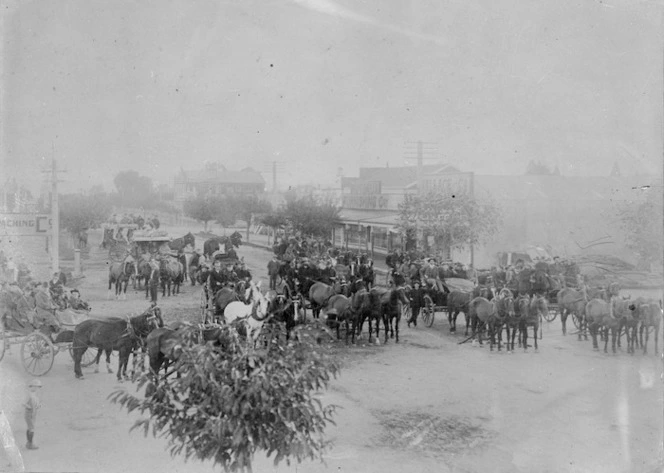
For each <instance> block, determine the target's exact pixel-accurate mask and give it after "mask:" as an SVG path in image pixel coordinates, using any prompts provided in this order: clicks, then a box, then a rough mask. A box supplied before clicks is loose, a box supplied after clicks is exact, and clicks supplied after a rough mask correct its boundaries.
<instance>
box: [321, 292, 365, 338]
mask: <svg viewBox="0 0 664 473" xmlns="http://www.w3.org/2000/svg"><path fill="white" fill-rule="evenodd" d="M323 310H324V311H325V314H326V315H327V320H328V326H329V327H330V328H336V329H337V340H339V339H340V338H341V336H340V334H339V328H340V327H341V323H342V322H344V321H345V326H346V344H348V335H349V332H348V325H349V324H348V321H349V320H350V319H351V314H350V312H351V301H350V299H349V298H348V297H346V296H344V295H343V294H335V295H334V296H332V297H330V299H329V300H328V301H327V305H326V307H325V308H324V309H323ZM332 315H333V316H334V318H332V317H330V316H332ZM332 325H334V327H333V326H332ZM356 328H357V322H355V323H353V328H352V329H353V342H355V336H354V331H355V329H356Z"/></svg>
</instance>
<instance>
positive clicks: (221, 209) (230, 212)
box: [214, 197, 238, 231]
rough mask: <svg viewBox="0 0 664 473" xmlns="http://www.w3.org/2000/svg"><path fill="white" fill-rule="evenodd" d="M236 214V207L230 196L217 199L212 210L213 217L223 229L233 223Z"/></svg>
mask: <svg viewBox="0 0 664 473" xmlns="http://www.w3.org/2000/svg"><path fill="white" fill-rule="evenodd" d="M237 214H238V209H237V208H236V207H235V205H233V201H232V199H231V198H229V197H225V198H220V199H218V201H217V207H216V209H215V211H214V219H215V221H216V222H217V223H218V224H219V225H221V226H222V227H224V231H225V229H226V228H228V227H230V226H231V225H235V222H236V221H237Z"/></svg>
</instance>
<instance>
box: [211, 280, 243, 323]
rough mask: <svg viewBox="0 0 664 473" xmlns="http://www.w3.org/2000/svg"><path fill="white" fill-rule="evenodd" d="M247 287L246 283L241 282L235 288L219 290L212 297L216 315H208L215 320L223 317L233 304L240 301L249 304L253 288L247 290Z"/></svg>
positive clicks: (227, 287)
mask: <svg viewBox="0 0 664 473" xmlns="http://www.w3.org/2000/svg"><path fill="white" fill-rule="evenodd" d="M246 285H247V283H246V282H244V281H240V282H238V284H237V285H236V286H235V287H234V288H232V287H229V286H226V287H222V288H221V289H219V290H218V291H217V293H216V294H214V295H213V296H212V301H213V305H214V309H213V310H214V313H213V314H208V316H210V318H211V319H213V320H214V319H215V318H216V317H223V315H224V310H225V309H226V307H227V306H228V304H230V303H231V302H237V301H239V302H243V303H248V302H249V297H250V296H251V294H252V292H251V288H246Z"/></svg>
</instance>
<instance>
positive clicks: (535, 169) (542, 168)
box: [526, 160, 553, 176]
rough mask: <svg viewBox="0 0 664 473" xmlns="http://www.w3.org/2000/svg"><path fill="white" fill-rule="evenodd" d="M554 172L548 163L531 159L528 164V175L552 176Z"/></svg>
mask: <svg viewBox="0 0 664 473" xmlns="http://www.w3.org/2000/svg"><path fill="white" fill-rule="evenodd" d="M552 174H553V172H552V171H551V169H549V167H548V166H547V165H546V164H542V163H540V162H539V161H533V160H531V161H530V162H528V166H526V175H530V176H551V175H552Z"/></svg>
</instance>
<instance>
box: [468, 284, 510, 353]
mask: <svg viewBox="0 0 664 473" xmlns="http://www.w3.org/2000/svg"><path fill="white" fill-rule="evenodd" d="M468 315H469V317H470V319H471V323H472V327H473V334H472V336H473V337H477V339H478V342H479V344H480V345H482V332H483V329H484V328H485V327H486V329H487V333H488V335H489V340H490V343H489V349H490V350H491V351H493V346H494V345H495V344H496V335H497V336H498V343H497V345H498V351H500V349H501V342H502V327H503V325H505V323H506V321H507V319H508V318H509V317H513V316H514V299H513V298H512V297H509V296H508V297H504V298H498V299H494V300H491V301H490V300H488V299H487V298H486V297H482V296H478V297H475V298H473V300H471V301H470V302H469V303H468ZM480 323H481V325H480ZM507 344H508V350H509V340H508V342H507Z"/></svg>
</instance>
